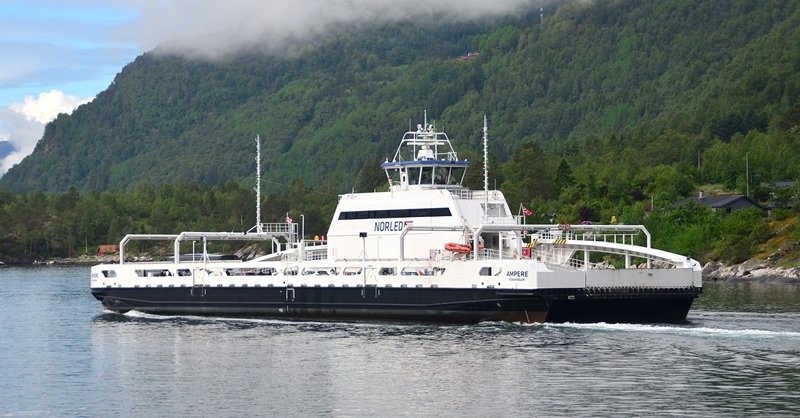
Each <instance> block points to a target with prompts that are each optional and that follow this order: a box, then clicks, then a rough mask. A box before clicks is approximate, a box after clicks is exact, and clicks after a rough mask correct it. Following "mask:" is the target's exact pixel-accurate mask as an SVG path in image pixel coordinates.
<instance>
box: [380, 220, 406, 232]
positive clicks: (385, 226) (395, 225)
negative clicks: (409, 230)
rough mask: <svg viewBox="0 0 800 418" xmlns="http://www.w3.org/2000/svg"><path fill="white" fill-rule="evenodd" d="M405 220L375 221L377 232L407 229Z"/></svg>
mask: <svg viewBox="0 0 800 418" xmlns="http://www.w3.org/2000/svg"><path fill="white" fill-rule="evenodd" d="M405 227H406V223H405V222H404V221H377V222H375V232H397V231H402V230H403V229H405Z"/></svg>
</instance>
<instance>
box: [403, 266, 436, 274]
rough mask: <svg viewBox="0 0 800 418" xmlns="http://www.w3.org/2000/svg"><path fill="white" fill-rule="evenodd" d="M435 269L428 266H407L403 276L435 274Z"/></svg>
mask: <svg viewBox="0 0 800 418" xmlns="http://www.w3.org/2000/svg"><path fill="white" fill-rule="evenodd" d="M433 273H434V270H433V269H432V268H429V267H427V266H420V267H406V268H404V269H403V270H402V271H401V272H400V275H402V276H433Z"/></svg>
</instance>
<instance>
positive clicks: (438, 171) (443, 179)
mask: <svg viewBox="0 0 800 418" xmlns="http://www.w3.org/2000/svg"><path fill="white" fill-rule="evenodd" d="M446 183H447V167H436V168H435V169H434V170H433V184H446Z"/></svg>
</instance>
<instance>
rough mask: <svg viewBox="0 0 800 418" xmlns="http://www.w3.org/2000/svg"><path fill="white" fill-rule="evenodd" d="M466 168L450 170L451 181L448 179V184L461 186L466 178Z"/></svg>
mask: <svg viewBox="0 0 800 418" xmlns="http://www.w3.org/2000/svg"><path fill="white" fill-rule="evenodd" d="M466 169H467V168H466V167H453V168H451V169H450V179H448V182H447V184H453V185H459V184H461V179H463V178H464V171H466Z"/></svg>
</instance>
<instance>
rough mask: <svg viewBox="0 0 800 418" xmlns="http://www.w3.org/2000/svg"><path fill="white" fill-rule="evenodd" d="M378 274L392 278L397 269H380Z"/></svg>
mask: <svg viewBox="0 0 800 418" xmlns="http://www.w3.org/2000/svg"><path fill="white" fill-rule="evenodd" d="M378 274H380V275H381V276H394V275H395V274H397V269H395V268H394V267H381V269H380V270H378Z"/></svg>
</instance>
